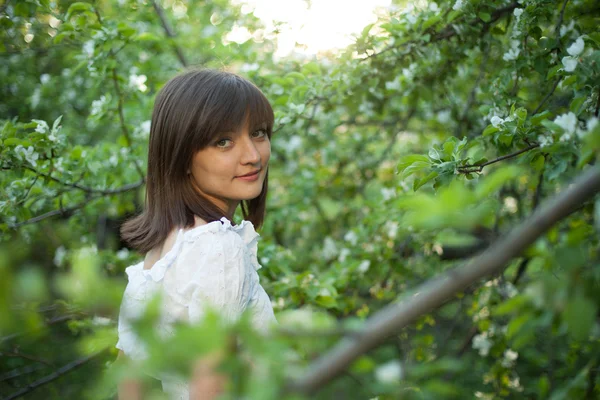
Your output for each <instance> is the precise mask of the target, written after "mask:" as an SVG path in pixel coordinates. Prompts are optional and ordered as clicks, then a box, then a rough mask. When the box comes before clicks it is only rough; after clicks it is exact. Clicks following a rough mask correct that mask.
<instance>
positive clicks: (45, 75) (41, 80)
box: [40, 74, 50, 85]
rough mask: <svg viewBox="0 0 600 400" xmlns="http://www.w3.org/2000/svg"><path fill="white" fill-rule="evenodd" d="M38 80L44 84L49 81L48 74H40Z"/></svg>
mask: <svg viewBox="0 0 600 400" xmlns="http://www.w3.org/2000/svg"><path fill="white" fill-rule="evenodd" d="M40 82H42V85H45V84H46V83H48V82H50V75H48V74H42V75H41V76H40Z"/></svg>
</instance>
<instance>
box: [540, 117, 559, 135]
mask: <svg viewBox="0 0 600 400" xmlns="http://www.w3.org/2000/svg"><path fill="white" fill-rule="evenodd" d="M541 124H542V125H543V126H544V127H546V128H547V129H548V130H549V131H551V132H554V133H563V132H564V130H563V128H562V127H561V126H560V125H558V124H556V123H554V122H552V121H548V120H547V119H545V120H543V121H542V122H541Z"/></svg>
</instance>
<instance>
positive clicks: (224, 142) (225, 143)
mask: <svg viewBox="0 0 600 400" xmlns="http://www.w3.org/2000/svg"><path fill="white" fill-rule="evenodd" d="M215 144H216V145H217V147H229V146H231V139H221V140H219V141H218V142H217V143H215Z"/></svg>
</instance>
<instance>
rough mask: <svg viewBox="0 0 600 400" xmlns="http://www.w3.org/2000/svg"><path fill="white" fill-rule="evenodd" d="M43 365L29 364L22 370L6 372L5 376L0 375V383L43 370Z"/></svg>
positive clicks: (16, 369)
mask: <svg viewBox="0 0 600 400" xmlns="http://www.w3.org/2000/svg"><path fill="white" fill-rule="evenodd" d="M44 368H46V367H44V366H43V365H40V364H31V365H28V366H26V367H23V368H15V369H13V370H11V371H8V372H7V373H5V374H2V375H0V382H4V381H9V380H11V379H15V378H18V377H19V376H23V375H25V374H29V373H31V372H35V371H39V370H40V369H44Z"/></svg>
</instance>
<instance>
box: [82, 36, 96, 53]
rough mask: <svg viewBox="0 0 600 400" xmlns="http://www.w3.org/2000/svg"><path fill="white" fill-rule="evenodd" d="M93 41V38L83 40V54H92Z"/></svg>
mask: <svg viewBox="0 0 600 400" xmlns="http://www.w3.org/2000/svg"><path fill="white" fill-rule="evenodd" d="M94 44H95V43H94V41H93V40H88V41H87V42H85V43H84V44H83V48H82V50H83V52H84V53H85V55H87V56H88V57H91V56H93V55H94Z"/></svg>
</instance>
